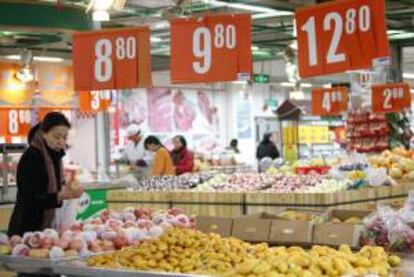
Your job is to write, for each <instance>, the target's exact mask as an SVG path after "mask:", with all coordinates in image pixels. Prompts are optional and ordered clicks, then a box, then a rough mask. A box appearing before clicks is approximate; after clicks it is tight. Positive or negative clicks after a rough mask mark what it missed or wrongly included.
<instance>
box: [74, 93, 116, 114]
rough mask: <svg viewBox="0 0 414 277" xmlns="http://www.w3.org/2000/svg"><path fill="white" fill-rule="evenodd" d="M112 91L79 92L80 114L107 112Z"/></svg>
mask: <svg viewBox="0 0 414 277" xmlns="http://www.w3.org/2000/svg"><path fill="white" fill-rule="evenodd" d="M112 93H113V92H112V91H110V90H101V91H82V92H79V109H80V110H81V111H82V112H99V111H107V110H108V108H109V106H110V105H111V101H112Z"/></svg>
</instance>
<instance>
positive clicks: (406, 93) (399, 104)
mask: <svg viewBox="0 0 414 277" xmlns="http://www.w3.org/2000/svg"><path fill="white" fill-rule="evenodd" d="M371 93H372V94H371V96H372V97H371V99H372V111H373V112H376V113H388V112H400V111H402V110H404V109H411V92H410V86H409V85H408V84H407V83H398V84H382V85H373V86H372V87H371Z"/></svg>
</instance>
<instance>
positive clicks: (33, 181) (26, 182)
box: [17, 152, 62, 209]
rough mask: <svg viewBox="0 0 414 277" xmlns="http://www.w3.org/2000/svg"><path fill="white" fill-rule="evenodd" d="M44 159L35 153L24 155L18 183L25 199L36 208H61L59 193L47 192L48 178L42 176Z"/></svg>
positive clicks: (19, 167)
mask: <svg viewBox="0 0 414 277" xmlns="http://www.w3.org/2000/svg"><path fill="white" fill-rule="evenodd" d="M41 163H43V161H42V160H41V159H39V158H38V157H36V155H35V153H33V152H32V153H28V155H24V156H22V159H21V160H20V162H19V165H18V168H17V171H18V173H17V174H18V176H17V185H18V189H19V192H20V193H21V195H22V197H23V200H24V201H25V202H26V203H28V204H29V205H30V206H31V207H33V208H34V209H51V208H59V207H61V206H62V202H61V201H59V200H58V197H57V193H48V192H47V187H48V184H47V180H45V178H44V176H41V173H40V172H41V171H42V170H44V168H42V166H41Z"/></svg>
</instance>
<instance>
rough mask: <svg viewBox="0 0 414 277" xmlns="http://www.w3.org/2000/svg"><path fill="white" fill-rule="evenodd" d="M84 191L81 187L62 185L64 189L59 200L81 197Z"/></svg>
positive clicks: (59, 194) (59, 195)
mask: <svg viewBox="0 0 414 277" xmlns="http://www.w3.org/2000/svg"><path fill="white" fill-rule="evenodd" d="M83 192H84V189H83V188H81V187H71V186H69V185H65V186H63V187H62V190H61V191H60V192H59V193H58V199H59V201H62V200H68V199H76V198H79V197H80V196H81V195H82V194H83Z"/></svg>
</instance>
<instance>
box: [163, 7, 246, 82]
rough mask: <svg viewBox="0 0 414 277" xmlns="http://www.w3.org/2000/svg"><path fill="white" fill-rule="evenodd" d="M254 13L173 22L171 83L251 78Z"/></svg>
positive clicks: (208, 16) (209, 16) (175, 20)
mask: <svg viewBox="0 0 414 277" xmlns="http://www.w3.org/2000/svg"><path fill="white" fill-rule="evenodd" d="M250 21H251V19H250V15H246V14H238V15H215V16H211V15H207V16H204V17H202V18H200V19H199V18H189V19H181V18H180V19H174V20H172V21H171V82H172V83H191V82H217V81H234V80H248V79H250V75H251V71H252V57H251V33H250Z"/></svg>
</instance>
